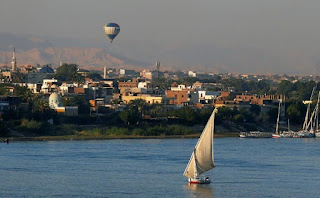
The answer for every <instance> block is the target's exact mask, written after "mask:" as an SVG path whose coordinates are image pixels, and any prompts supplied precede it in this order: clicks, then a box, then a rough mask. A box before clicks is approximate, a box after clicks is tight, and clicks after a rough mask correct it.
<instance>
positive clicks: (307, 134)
mask: <svg viewBox="0 0 320 198" xmlns="http://www.w3.org/2000/svg"><path fill="white" fill-rule="evenodd" d="M312 95H313V91H312V94H311V96H312ZM311 99H312V97H311V98H310V102H309V104H308V108H307V114H306V119H305V123H304V125H303V129H302V130H301V131H299V132H298V133H297V135H296V136H294V137H300V138H313V137H315V136H316V135H315V133H316V132H317V130H318V113H319V101H320V92H319V94H318V100H317V105H316V107H315V108H314V110H313V112H312V114H311V116H310V118H309V119H308V117H309V116H308V114H309V111H310V104H311V101H312V100H311Z"/></svg>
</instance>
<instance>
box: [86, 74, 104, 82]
mask: <svg viewBox="0 0 320 198" xmlns="http://www.w3.org/2000/svg"><path fill="white" fill-rule="evenodd" d="M87 77H88V78H91V79H92V80H101V79H102V77H101V75H100V74H98V73H95V72H90V73H88V74H87Z"/></svg>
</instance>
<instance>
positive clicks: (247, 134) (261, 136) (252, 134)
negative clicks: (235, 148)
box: [239, 131, 272, 138]
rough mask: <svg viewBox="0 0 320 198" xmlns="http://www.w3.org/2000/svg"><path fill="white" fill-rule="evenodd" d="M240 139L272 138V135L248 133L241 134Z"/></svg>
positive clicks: (256, 132)
mask: <svg viewBox="0 0 320 198" xmlns="http://www.w3.org/2000/svg"><path fill="white" fill-rule="evenodd" d="M239 137H240V138H272V133H267V132H260V131H250V132H241V133H240V135H239Z"/></svg>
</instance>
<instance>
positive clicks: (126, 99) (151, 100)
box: [122, 95, 163, 104]
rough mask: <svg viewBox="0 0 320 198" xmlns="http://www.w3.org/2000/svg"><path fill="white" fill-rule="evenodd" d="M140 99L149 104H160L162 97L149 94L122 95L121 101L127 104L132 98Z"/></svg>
mask: <svg viewBox="0 0 320 198" xmlns="http://www.w3.org/2000/svg"><path fill="white" fill-rule="evenodd" d="M138 99H142V100H145V101H146V102H147V103H149V104H161V103H162V100H163V98H162V97H161V96H151V95H138V96H126V95H123V96H122V101H123V102H124V103H125V104H128V103H129V102H130V101H132V100H138Z"/></svg>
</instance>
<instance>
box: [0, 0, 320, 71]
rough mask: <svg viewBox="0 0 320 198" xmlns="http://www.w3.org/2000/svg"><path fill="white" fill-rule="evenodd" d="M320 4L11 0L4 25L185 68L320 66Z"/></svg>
mask: <svg viewBox="0 0 320 198" xmlns="http://www.w3.org/2000/svg"><path fill="white" fill-rule="evenodd" d="M319 6H320V2H318V1H312V0H309V1H293V0H269V1H254V0H242V1H236V0H227V1H211V0H202V1H191V0H175V1H170V0H162V1H154V0H153V1H152V0H136V1H126V2H123V1H122V2H120V1H117V0H113V1H110V0H106V1H102V0H91V1H86V0H55V1H50V0H23V1H21V0H3V1H2V5H1V7H0V18H1V19H2V20H1V21H0V26H1V29H0V32H8V33H14V34H30V35H36V36H40V37H44V38H48V39H49V40H50V38H51V40H52V42H53V45H55V43H54V39H53V38H61V39H66V40H70V44H72V45H79V46H87V47H99V48H105V49H106V50H107V51H109V52H114V53H118V54H120V55H122V56H125V57H128V58H130V59H132V60H137V61H140V62H148V63H150V64H151V63H153V62H155V61H160V62H161V64H162V65H168V66H172V67H176V68H179V69H192V70H197V68H199V67H198V66H202V68H206V69H207V70H208V71H211V70H215V69H217V68H220V69H221V70H225V71H226V72H232V73H266V74H267V73H268V74H269V73H270V74H271V73H281V74H282V73H287V74H315V73H316V72H317V70H318V68H319V67H320V66H319V63H320V57H319V52H320V38H319V36H318V32H320V26H319V25H318V18H319V17H320V13H319V12H318V9H317V8H318V7H319ZM108 22H116V23H118V24H119V25H120V27H121V31H120V33H119V35H118V37H117V38H116V39H115V40H114V43H112V44H111V43H110V42H109V41H108V40H107V38H106V37H105V35H104V32H103V28H102V27H103V25H104V24H105V23H108ZM71 41H73V42H71ZM77 41H78V42H79V43H77Z"/></svg>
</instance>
